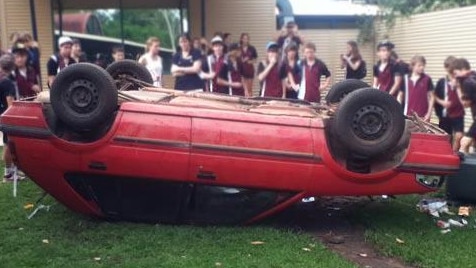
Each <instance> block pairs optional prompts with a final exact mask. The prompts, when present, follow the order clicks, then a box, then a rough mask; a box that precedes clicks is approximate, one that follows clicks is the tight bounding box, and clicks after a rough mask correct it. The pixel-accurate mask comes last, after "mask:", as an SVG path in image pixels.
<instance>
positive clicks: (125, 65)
mask: <svg viewBox="0 0 476 268" xmlns="http://www.w3.org/2000/svg"><path fill="white" fill-rule="evenodd" d="M106 71H107V72H108V73H109V74H110V75H111V76H112V78H113V79H114V80H116V81H120V78H119V76H121V75H129V76H131V77H133V78H135V79H137V80H140V81H142V82H145V83H147V84H151V85H152V84H153V83H154V80H153V79H152V76H151V74H150V72H149V70H147V68H145V67H144V65H141V64H139V63H138V62H136V61H133V60H122V61H116V62H113V63H112V64H111V65H109V66H108V67H107V68H106ZM122 85H123V83H120V82H118V83H117V87H118V89H121V88H122Z"/></svg>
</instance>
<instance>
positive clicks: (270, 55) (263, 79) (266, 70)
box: [258, 42, 286, 98]
mask: <svg viewBox="0 0 476 268" xmlns="http://www.w3.org/2000/svg"><path fill="white" fill-rule="evenodd" d="M266 50H267V55H266V60H264V61H261V62H260V63H259V65H258V80H259V81H260V84H261V91H260V96H261V97H273V98H283V79H284V78H285V77H286V74H283V73H281V72H280V62H279V59H278V44H276V43H275V42H269V43H268V44H267V46H266Z"/></svg>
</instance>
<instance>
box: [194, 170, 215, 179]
mask: <svg viewBox="0 0 476 268" xmlns="http://www.w3.org/2000/svg"><path fill="white" fill-rule="evenodd" d="M216 178H217V175H216V174H215V173H214V172H212V171H204V170H200V171H199V172H198V173H197V179H200V180H216Z"/></svg>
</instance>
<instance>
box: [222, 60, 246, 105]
mask: <svg viewBox="0 0 476 268" xmlns="http://www.w3.org/2000/svg"><path fill="white" fill-rule="evenodd" d="M218 76H219V77H220V78H221V79H223V80H226V81H228V82H230V83H232V82H239V83H242V82H243V63H242V62H241V61H238V62H237V63H236V65H233V63H232V62H231V61H226V62H225V64H224V65H223V67H222V68H221V70H220V73H219V74H218ZM220 87H221V88H222V89H221V91H222V93H225V90H226V93H225V94H228V95H234V96H245V89H244V87H240V88H233V87H226V86H220Z"/></svg>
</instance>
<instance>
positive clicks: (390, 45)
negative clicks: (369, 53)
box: [377, 40, 395, 49]
mask: <svg viewBox="0 0 476 268" xmlns="http://www.w3.org/2000/svg"><path fill="white" fill-rule="evenodd" d="M381 47H387V48H389V49H393V48H395V45H394V44H393V43H392V42H390V41H388V40H382V41H380V42H379V43H378V45H377V49H379V48H381Z"/></svg>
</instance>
